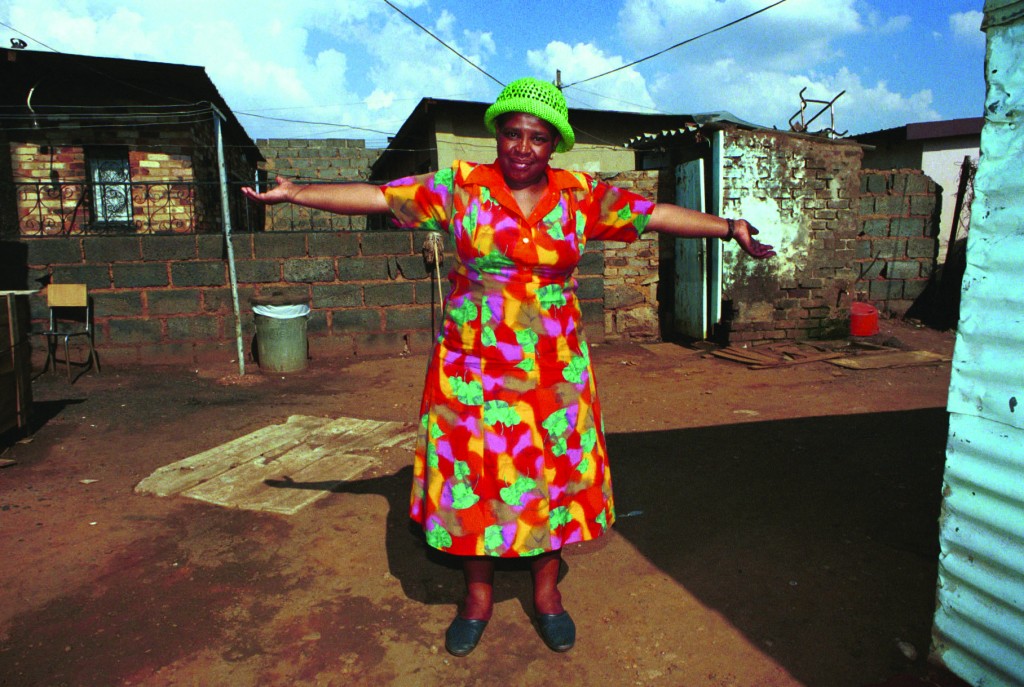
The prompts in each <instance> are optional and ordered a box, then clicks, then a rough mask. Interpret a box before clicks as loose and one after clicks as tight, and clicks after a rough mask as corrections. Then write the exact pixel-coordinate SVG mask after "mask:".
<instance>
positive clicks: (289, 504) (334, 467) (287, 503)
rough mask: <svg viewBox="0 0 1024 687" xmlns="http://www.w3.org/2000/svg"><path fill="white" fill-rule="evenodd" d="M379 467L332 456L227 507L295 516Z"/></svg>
mask: <svg viewBox="0 0 1024 687" xmlns="http://www.w3.org/2000/svg"><path fill="white" fill-rule="evenodd" d="M379 464H380V459H379V458H375V457H373V456H356V455H352V454H332V455H329V456H325V457H323V458H321V459H320V460H317V461H314V462H312V463H310V464H309V465H307V466H306V467H304V468H302V469H300V470H298V471H296V472H294V473H291V474H287V475H285V474H276V475H270V476H268V477H266V478H265V479H264V481H263V482H262V483H261V487H262V488H260V489H253V490H251V491H247V492H245V493H236V494H235V495H234V499H233V502H232V503H231V504H229V505H231V506H233V507H235V508H241V509H243V510H256V511H262V512H267V513H280V514H281V515H294V514H295V513H297V512H299V511H300V510H301V509H303V508H305V507H306V506H308V505H309V504H311V503H313V502H314V501H317V500H319V499H322V498H323V497H325V496H327V495H328V494H330V493H331V490H332V489H334V488H335V487H337V486H338V485H340V484H344V483H345V482H349V481H351V480H353V479H354V478H356V477H358V476H359V475H361V474H363V473H364V472H366V470H368V469H369V468H371V467H373V466H374V465H379ZM268 467H269V466H268ZM283 478H286V479H283ZM268 480H269V481H272V482H275V483H276V484H278V485H280V484H281V483H283V482H286V481H287V482H290V483H291V486H270V485H269V484H267V481H268ZM187 495H190V494H187Z"/></svg>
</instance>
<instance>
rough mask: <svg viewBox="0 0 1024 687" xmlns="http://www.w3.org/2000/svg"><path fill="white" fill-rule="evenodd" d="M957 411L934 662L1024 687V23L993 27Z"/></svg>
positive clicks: (956, 360)
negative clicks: (1023, 127)
mask: <svg viewBox="0 0 1024 687" xmlns="http://www.w3.org/2000/svg"><path fill="white" fill-rule="evenodd" d="M988 48H989V49H988V65H987V66H988V70H987V73H988V78H989V83H988V94H987V102H986V108H985V111H986V122H985V126H984V128H983V130H982V134H981V163H980V165H979V167H978V174H977V177H976V178H975V186H974V191H975V199H974V204H973V206H972V208H971V217H972V220H973V221H972V224H971V231H970V234H969V235H968V246H967V269H966V272H965V274H964V281H963V298H962V301H961V306H960V313H961V318H960V324H959V326H958V329H957V342H956V348H955V351H954V354H953V373H952V377H951V380H950V393H949V402H948V408H949V410H950V412H951V416H950V434H949V441H948V444H947V449H946V471H945V477H944V483H945V484H944V499H943V509H942V521H941V527H940V544H941V555H940V559H939V587H938V595H937V608H936V612H935V626H934V633H933V639H934V656H935V657H936V658H938V659H939V660H941V661H942V662H943V663H945V664H946V665H947V666H948V667H949V668H951V669H952V670H953V671H954V672H956V673H957V674H959V675H960V676H961V677H963V678H964V679H966V680H967V681H968V682H970V683H971V684H974V685H979V686H980V685H986V686H995V685H1024V405H1021V402H1024V363H1022V362H1021V351H1022V350H1024V290H1022V289H1021V274H1022V273H1024V177H1022V176H1021V174H1020V170H1021V168H1022V167H1024V145H1022V144H1024V132H1022V130H1021V124H1022V123H1024V121H1022V116H1021V113H1022V112H1024V95H1022V93H1024V72H1022V71H1021V70H1020V68H1019V65H1020V64H1021V63H1022V62H1024V23H1022V22H1021V21H1017V22H1016V23H1012V24H1005V25H1000V26H993V27H990V29H989V32H988Z"/></svg>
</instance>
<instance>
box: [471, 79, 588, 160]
mask: <svg viewBox="0 0 1024 687" xmlns="http://www.w3.org/2000/svg"><path fill="white" fill-rule="evenodd" d="M509 112H523V113H526V114H528V115H533V116H534V117H537V118H539V119H543V120H544V121H545V122H547V123H548V124H550V125H551V126H553V127H555V129H556V130H557V131H558V134H559V136H560V137H561V140H560V141H559V142H558V146H556V147H555V152H556V153H565V152H568V151H570V150H572V147H573V145H574V144H575V143H576V134H574V133H573V131H572V127H571V126H569V108H568V107H566V104H565V96H564V95H562V92H561V91H560V90H558V87H556V86H555V85H554V84H553V83H549V82H547V81H541V80H540V79H535V78H533V77H531V76H527V77H525V78H522V79H516V80H515V81H513V82H512V83H510V84H509V85H508V86H505V88H503V89H502V91H501V93H499V94H498V99H497V100H495V101H494V104H493V105H491V106H490V107H488V108H487V112H486V113H485V114H484V124H486V125H487V130H488V131H490V132H491V133H492V134H493V133H495V127H494V120H495V119H497V118H498V117H500V116H501V115H503V114H507V113H509Z"/></svg>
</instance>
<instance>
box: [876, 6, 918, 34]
mask: <svg viewBox="0 0 1024 687" xmlns="http://www.w3.org/2000/svg"><path fill="white" fill-rule="evenodd" d="M867 19H868V25H869V26H870V27H871V30H872V31H874V32H875V33H879V34H882V35H885V34H891V33H899V32H900V31H905V30H906V29H907V28H908V27H909V26H910V24H911V23H912V21H913V20H912V19H911V18H910V17H909V16H907V15H905V14H900V15H897V16H895V17H888V18H886V17H883V16H882V13H881V12H878V11H876V10H871V11H869V12H868V14H867Z"/></svg>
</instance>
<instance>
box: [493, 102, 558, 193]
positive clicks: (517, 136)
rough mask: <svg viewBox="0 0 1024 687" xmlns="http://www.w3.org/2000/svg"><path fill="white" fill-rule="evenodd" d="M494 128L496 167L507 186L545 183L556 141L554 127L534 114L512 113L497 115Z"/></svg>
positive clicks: (517, 187)
mask: <svg viewBox="0 0 1024 687" xmlns="http://www.w3.org/2000/svg"><path fill="white" fill-rule="evenodd" d="M495 131H496V133H497V136H498V167H499V169H501V173H502V175H504V177H505V183H507V184H508V186H509V188H510V189H512V190H517V189H523V188H529V187H530V186H533V185H535V184H539V183H545V184H546V183H547V175H546V170H547V166H548V161H549V160H550V159H551V155H552V153H554V152H555V146H556V145H557V144H558V134H557V133H556V131H555V128H554V127H553V126H551V125H550V124H548V123H547V122H545V121H544V120H543V119H539V118H538V117H534V116H533V115H528V114H525V113H522V112H511V113H509V114H507V115H504V116H502V117H499V118H498V120H497V121H496V127H495Z"/></svg>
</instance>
